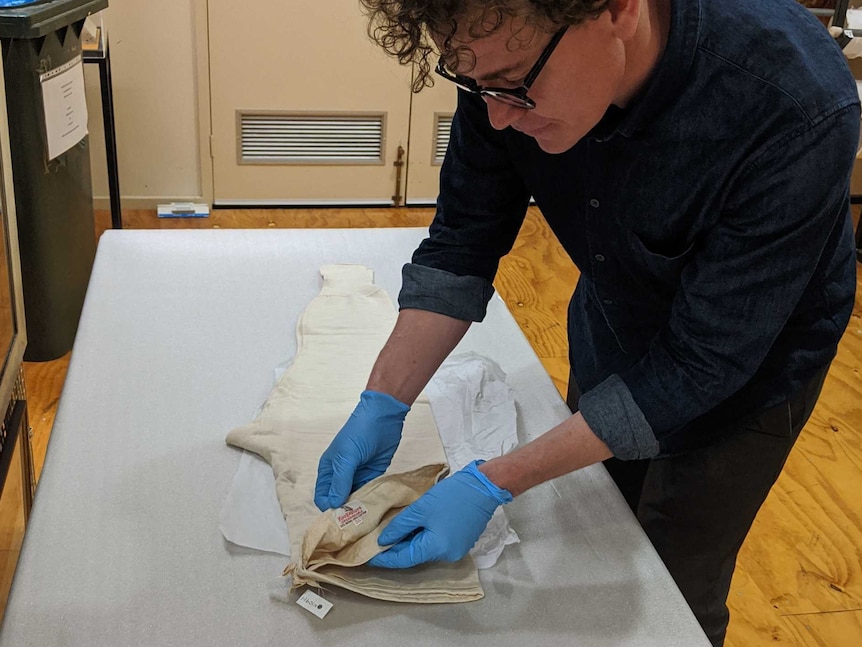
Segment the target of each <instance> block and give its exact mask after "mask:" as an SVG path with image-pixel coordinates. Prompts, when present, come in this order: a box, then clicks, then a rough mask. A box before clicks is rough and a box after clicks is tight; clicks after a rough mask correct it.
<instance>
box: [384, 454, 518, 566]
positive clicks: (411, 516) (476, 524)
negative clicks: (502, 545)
mask: <svg viewBox="0 0 862 647" xmlns="http://www.w3.org/2000/svg"><path fill="white" fill-rule="evenodd" d="M483 462H484V461H473V462H472V463H470V464H469V465H468V466H467V467H465V468H464V469H462V470H461V471H460V472H456V473H455V474H453V475H452V476H449V477H447V478H445V479H443V480H442V481H440V482H439V483H437V485H435V486H434V487H432V488H431V489H430V490H428V491H427V492H426V493H425V494H423V495H422V496H421V497H419V499H418V500H417V501H416V502H415V503H413V504H411V505H409V506H407V507H406V508H404V510H403V511H402V512H401V513H400V514H399V515H398V516H396V517H395V518H394V519H393V520H392V521H391V522H390V523H389V525H388V526H386V528H384V529H383V532H382V533H380V537H378V539H377V543H378V544H380V545H381V546H387V545H389V544H395V545H394V546H392V547H391V548H390V549H389V550H387V551H386V552H384V553H380V554H379V555H376V556H375V557H374V558H372V559H371V561H369V562H368V564H369V565H371V566H380V567H383V568H410V567H411V566H417V565H418V564H422V563H424V562H456V561H458V560H459V559H461V558H462V557H464V555H466V554H467V553H468V552H470V549H471V548H473V546H474V545H475V544H476V541H477V540H478V539H479V535H481V534H482V532H483V531H484V530H485V527H486V526H487V525H488V522H489V521H491V517H492V516H493V514H494V511H495V510H496V509H497V507H498V506H501V505H503V504H504V503H509V502H510V501H511V500H512V495H511V493H510V492H509V491H508V490H504V489H502V488H499V487H497V486H496V485H494V484H493V483H492V482H491V481H490V480H489V479H488V477H487V476H485V475H484V474H482V472H480V471H479V465H481V464H482V463H483ZM414 533H415V534H414ZM396 542H397V543H396Z"/></svg>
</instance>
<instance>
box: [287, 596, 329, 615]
mask: <svg viewBox="0 0 862 647" xmlns="http://www.w3.org/2000/svg"><path fill="white" fill-rule="evenodd" d="M296 603H297V604H298V605H299V606H301V607H302V608H303V609H305V610H306V611H310V612H311V613H313V614H314V615H316V616H317V617H318V618H320V619H321V620H323V618H324V617H325V616H326V614H327V613H329V611H330V609H332V602H327V601H326V600H324V599H323V598H322V597H320V596H319V595H317V594H316V593H312V592H311V591H306V592H305V593H303V594H302V595H301V596H300V597H299V599H298V600H297V601H296Z"/></svg>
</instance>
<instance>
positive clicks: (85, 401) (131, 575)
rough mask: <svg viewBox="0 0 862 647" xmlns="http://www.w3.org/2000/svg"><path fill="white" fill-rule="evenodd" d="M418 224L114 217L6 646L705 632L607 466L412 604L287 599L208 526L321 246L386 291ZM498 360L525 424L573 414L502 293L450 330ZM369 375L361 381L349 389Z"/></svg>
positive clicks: (524, 515)
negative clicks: (459, 589)
mask: <svg viewBox="0 0 862 647" xmlns="http://www.w3.org/2000/svg"><path fill="white" fill-rule="evenodd" d="M424 235H425V230H422V229H371V230H355V229H353V230H257V231H244V230H181V231H109V232H107V233H105V234H104V235H103V236H102V238H101V242H100V244H99V250H98V255H97V258H96V263H95V267H94V269H93V274H92V278H91V281H90V287H89V291H88V293H87V299H86V303H85V306H84V311H83V314H82V317H81V323H80V327H79V330H78V336H77V338H76V340H75V348H74V351H73V354H72V360H71V363H70V367H69V372H68V375H67V378H66V382H65V386H64V389H63V395H62V398H61V401H60V405H59V409H58V412H57V418H56V422H55V425H54V431H53V433H52V436H51V440H50V445H49V448H48V454H47V458H46V462H45V467H44V471H43V472H42V477H41V481H40V483H39V487H38V491H37V493H36V500H35V505H34V507H33V513H32V517H31V520H30V524H29V526H28V529H27V533H26V537H25V541H24V546H23V549H22V553H21V558H20V561H19V564H18V570H17V574H16V576H15V581H14V584H13V588H12V591H11V594H10V598H9V604H8V607H7V610H6V616H5V619H4V623H3V627H2V633H0V645H4V646H6V645H8V646H10V647H13V646H14V647H22V646H26V645H34V646H35V645H39V646H44V645H52V646H61V645H73V646H82V647H84V646H86V647H97V646H106V647H107V646H110V647H117V646H120V645H177V646H180V645H182V646H184V647H190V646H191V647H193V646H198V645H199V646H207V647H209V646H212V645H303V646H306V645H316V644H325V645H351V646H353V645H373V646H374V647H385V646H389V645H392V646H396V645H398V646H400V645H434V646H435V647H436V646H441V645H471V646H473V645H492V646H494V647H503V646H505V645H525V644H529V645H579V646H608V647H611V646H613V647H620V646H623V645H637V646H639V647H643V646H652V645H654V646H655V647H672V646H676V645H678V646H680V647H695V646H697V645H707V644H708V643H707V641H706V639H705V637H704V636H703V633H702V632H701V630H700V628H699V626H698V625H697V622H696V621H695V619H694V617H693V615H692V613H691V611H690V610H689V608H688V607H687V606H686V604H685V602H684V600H683V598H682V596H681V594H680V593H679V590H678V589H677V587H676V586H675V584H674V583H673V581H672V579H671V578H670V576H669V574H668V572H667V570H666V569H665V567H664V565H663V564H662V563H661V561H660V560H659V558H658V556H657V555H656V553H655V551H654V549H653V548H652V546H651V545H650V543H649V541H648V540H647V538H646V537H645V535H644V534H643V531H642V530H641V529H640V527H639V526H638V524H637V522H636V521H635V519H634V517H633V515H632V514H631V512H630V511H629V510H628V508H627V507H626V505H625V503H624V502H623V499H622V497H621V496H620V494H619V493H618V491H617V490H616V488H615V487H614V485H613V484H612V482H611V481H610V479H609V477H608V476H607V473H606V472H605V470H604V468H603V467H601V466H594V467H591V468H588V469H585V470H581V471H579V472H577V473H574V474H571V475H569V476H566V477H563V478H560V479H557V480H555V481H553V482H551V483H546V484H544V485H542V486H539V487H537V488H535V489H533V490H532V491H530V492H527V493H526V494H524V495H522V496H521V497H519V498H518V499H517V500H516V501H515V502H514V503H512V504H511V505H509V506H508V507H507V512H508V514H509V516H510V519H511V523H512V526H513V527H514V528H515V529H516V530H517V532H518V533H519V535H520V536H521V540H522V543H521V544H520V545H517V546H511V547H509V549H507V550H506V551H505V553H504V555H503V557H502V558H501V560H500V562H499V563H498V564H497V566H496V567H495V568H493V569H491V570H489V571H483V572H482V573H481V579H482V583H483V585H484V587H485V591H486V597H485V598H484V599H483V600H481V601H479V602H473V603H469V604H459V605H427V606H419V605H403V604H396V603H386V602H379V601H375V600H370V599H368V598H363V597H361V596H358V595H354V594H352V593H350V592H348V591H342V590H332V591H329V592H327V593H326V594H325V595H326V598H327V599H328V600H329V601H331V602H333V603H334V604H335V607H334V609H333V610H332V611H331V612H330V614H329V615H328V616H327V617H326V618H325V619H324V620H319V619H318V618H316V617H314V616H312V615H311V614H309V613H307V612H306V611H304V610H303V609H301V608H300V607H299V606H297V605H296V604H294V599H295V597H296V596H295V595H294V596H288V595H287V594H286V587H285V585H284V583H283V582H282V581H281V580H280V579H279V578H278V575H279V573H280V572H281V569H282V568H283V567H284V565H285V560H284V558H283V557H281V556H278V555H261V554H260V553H256V552H252V551H247V552H246V551H244V550H242V549H238V548H236V547H233V546H232V545H230V544H228V543H227V542H225V541H224V539H223V538H222V537H221V534H220V533H219V530H218V518H219V510H220V508H221V504H222V502H223V501H224V497H225V494H226V492H227V489H228V487H229V486H230V482H231V479H232V477H233V474H234V470H235V469H236V465H237V462H238V460H239V456H240V452H238V451H237V450H235V449H232V448H230V447H227V446H226V445H225V444H224V437H225V434H226V433H227V431H228V430H230V429H231V428H233V427H236V426H238V425H241V424H244V423H246V422H247V421H248V420H249V419H250V417H251V415H252V413H253V412H254V411H255V409H256V408H257V407H258V405H260V403H261V402H262V401H263V400H264V398H265V397H266V395H267V393H268V392H269V389H270V387H271V384H272V369H273V367H274V366H275V365H277V364H278V363H280V362H281V361H283V360H284V359H285V358H287V357H290V356H292V355H293V354H294V352H295V339H294V328H295V324H296V320H297V317H298V316H299V314H300V312H301V311H302V310H303V308H304V307H305V306H306V304H307V303H308V302H309V301H310V299H311V298H313V297H314V296H315V295H316V294H317V293H318V291H319V289H320V285H321V279H320V275H319V272H318V268H319V267H320V266H321V265H324V264H327V263H361V264H364V265H367V266H368V267H372V268H374V270H375V273H376V281H377V283H378V284H379V285H381V286H382V287H383V288H384V289H386V290H387V291H388V293H389V294H390V295H391V296H392V297H393V299H394V298H395V297H396V296H397V294H398V289H399V286H400V268H401V266H402V265H403V263H405V262H406V261H408V260H409V258H410V254H411V252H412V250H413V249H414V248H415V247H416V245H417V244H418V242H419V241H420V240H421V239H422V237H423V236H424ZM458 350H459V351H466V350H473V351H476V352H478V353H481V354H483V355H487V356H488V357H491V358H493V359H494V360H495V361H497V362H498V363H499V364H500V366H501V367H502V368H503V370H504V371H505V372H506V373H507V374H508V380H509V383H510V384H511V386H512V388H513V389H514V392H515V397H516V403H517V407H518V423H519V433H520V435H521V437H522V440H527V439H530V438H535V437H536V436H538V435H540V434H541V433H543V432H544V431H546V430H547V429H549V428H550V427H552V426H553V425H554V424H556V423H558V422H559V421H561V420H562V419H564V418H565V417H566V416H567V415H568V410H567V409H566V406H565V404H564V403H563V401H562V400H561V399H560V397H559V395H558V394H557V392H556V390H555V389H554V386H553V384H552V383H551V380H550V379H549V378H548V376H547V375H546V374H545V372H544V371H543V369H542V366H541V364H540V363H539V361H538V360H537V358H536V356H535V354H534V353H533V351H532V350H531V348H530V346H529V344H528V343H527V341H526V339H525V338H524V337H523V335H522V333H521V332H520V330H519V329H518V326H517V325H516V323H515V321H514V320H513V319H512V317H511V315H510V314H509V313H508V311H507V310H506V307H505V305H504V304H503V302H502V300H500V299H499V298H497V297H495V298H494V299H493V300H492V301H491V304H490V307H489V314H488V317H487V320H486V321H485V323H484V324H482V325H476V326H473V328H472V329H471V330H470V332H469V333H468V335H467V337H466V338H465V339H464V341H463V342H462V344H461V346H460V347H459V349H458ZM357 395H358V394H357Z"/></svg>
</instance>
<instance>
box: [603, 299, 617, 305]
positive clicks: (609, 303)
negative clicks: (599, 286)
mask: <svg viewBox="0 0 862 647" xmlns="http://www.w3.org/2000/svg"><path fill="white" fill-rule="evenodd" d="M602 303H604V304H605V305H606V306H612V305H614V300H613V299H602Z"/></svg>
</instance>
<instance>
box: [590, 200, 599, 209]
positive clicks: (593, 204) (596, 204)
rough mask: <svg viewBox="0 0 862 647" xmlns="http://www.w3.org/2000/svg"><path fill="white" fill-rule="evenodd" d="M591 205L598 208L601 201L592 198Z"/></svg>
mask: <svg viewBox="0 0 862 647" xmlns="http://www.w3.org/2000/svg"><path fill="white" fill-rule="evenodd" d="M590 206H591V207H592V208H593V209H598V208H599V201H598V200H596V199H595V198H593V199H592V200H590Z"/></svg>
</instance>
